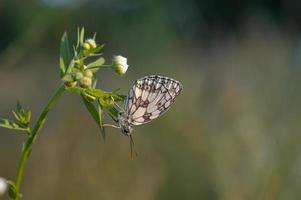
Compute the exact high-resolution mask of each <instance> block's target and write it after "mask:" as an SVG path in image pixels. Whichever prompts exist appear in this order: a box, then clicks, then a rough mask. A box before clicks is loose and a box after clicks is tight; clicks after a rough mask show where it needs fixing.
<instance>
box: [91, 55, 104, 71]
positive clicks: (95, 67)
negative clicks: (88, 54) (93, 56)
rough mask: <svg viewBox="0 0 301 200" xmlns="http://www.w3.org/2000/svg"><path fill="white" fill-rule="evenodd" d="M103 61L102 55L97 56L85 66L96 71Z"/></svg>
mask: <svg viewBox="0 0 301 200" xmlns="http://www.w3.org/2000/svg"><path fill="white" fill-rule="evenodd" d="M104 63H105V59H104V58H103V57H100V58H98V59H97V60H95V61H94V62H92V63H90V64H88V65H87V68H88V69H90V70H91V71H92V72H93V73H95V72H97V70H99V69H100V68H101V66H102V65H103V64H104Z"/></svg>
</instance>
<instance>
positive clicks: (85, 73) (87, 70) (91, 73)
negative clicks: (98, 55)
mask: <svg viewBox="0 0 301 200" xmlns="http://www.w3.org/2000/svg"><path fill="white" fill-rule="evenodd" d="M84 76H86V77H89V78H92V77H93V72H92V71H91V70H90V69H86V70H85V71H84Z"/></svg>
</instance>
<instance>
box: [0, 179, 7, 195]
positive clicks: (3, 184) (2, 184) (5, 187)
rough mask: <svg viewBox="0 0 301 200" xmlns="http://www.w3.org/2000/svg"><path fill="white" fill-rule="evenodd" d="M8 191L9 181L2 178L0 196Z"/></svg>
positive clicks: (0, 180)
mask: <svg viewBox="0 0 301 200" xmlns="http://www.w3.org/2000/svg"><path fill="white" fill-rule="evenodd" d="M6 190H7V181H6V180H5V179H4V178H2V177H0V196H2V195H3V194H4V193H5V192H6Z"/></svg>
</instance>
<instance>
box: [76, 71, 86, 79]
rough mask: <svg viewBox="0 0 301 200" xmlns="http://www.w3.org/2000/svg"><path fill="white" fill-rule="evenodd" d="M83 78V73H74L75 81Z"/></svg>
mask: <svg viewBox="0 0 301 200" xmlns="http://www.w3.org/2000/svg"><path fill="white" fill-rule="evenodd" d="M83 76H84V75H83V73H81V72H76V73H75V79H76V80H80V79H81V78H82V77H83Z"/></svg>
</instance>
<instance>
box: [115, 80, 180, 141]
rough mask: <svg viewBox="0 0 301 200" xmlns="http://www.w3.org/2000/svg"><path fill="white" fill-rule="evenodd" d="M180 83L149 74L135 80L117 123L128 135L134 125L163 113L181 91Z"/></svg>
mask: <svg viewBox="0 0 301 200" xmlns="http://www.w3.org/2000/svg"><path fill="white" fill-rule="evenodd" d="M182 88H183V86H182V84H181V83H180V82H179V81H176V80H174V79H172V78H168V77H164V76H158V75H150V76H145V77H143V78H140V79H138V80H136V81H135V82H134V83H133V85H132V87H131V88H130V90H129V91H128V94H127V97H126V99H125V103H124V107H123V111H122V112H120V113H119V116H118V123H119V126H120V129H121V132H122V133H123V134H124V135H126V136H130V135H131V132H132V131H133V127H134V126H138V125H142V124H146V123H149V122H151V121H152V120H154V119H156V118H158V117H159V116H161V115H162V114H163V113H165V112H166V111H167V110H168V109H169V108H170V106H171V105H172V104H173V102H174V101H175V99H176V97H177V96H178V95H179V94H180V93H181V91H182Z"/></svg>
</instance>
